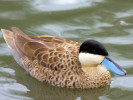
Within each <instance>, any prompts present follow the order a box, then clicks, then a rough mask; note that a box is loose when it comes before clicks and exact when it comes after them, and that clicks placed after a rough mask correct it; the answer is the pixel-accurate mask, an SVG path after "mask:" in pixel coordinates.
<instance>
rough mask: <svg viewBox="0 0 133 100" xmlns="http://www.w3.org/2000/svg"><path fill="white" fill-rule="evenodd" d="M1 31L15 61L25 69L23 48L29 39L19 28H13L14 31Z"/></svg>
mask: <svg viewBox="0 0 133 100" xmlns="http://www.w3.org/2000/svg"><path fill="white" fill-rule="evenodd" d="M1 31H2V33H3V36H4V39H5V41H6V43H7V45H8V47H9V48H10V51H11V53H12V55H13V57H14V59H15V60H16V62H17V63H18V64H19V65H20V66H22V67H24V64H23V60H22V57H23V52H22V49H23V48H22V47H23V45H24V43H25V42H27V41H28V39H29V37H28V36H27V35H25V34H24V33H23V32H22V31H20V30H19V28H16V27H12V31H9V30H6V29H1ZM27 38H28V39H27ZM22 39H23V41H22Z"/></svg>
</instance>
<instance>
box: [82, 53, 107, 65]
mask: <svg viewBox="0 0 133 100" xmlns="http://www.w3.org/2000/svg"><path fill="white" fill-rule="evenodd" d="M104 58H105V57H104V56H102V55H95V54H90V53H79V61H80V63H81V65H82V66H92V65H96V64H100V63H101V62H102V61H103V60H104Z"/></svg>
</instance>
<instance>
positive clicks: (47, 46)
mask: <svg viewBox="0 0 133 100" xmlns="http://www.w3.org/2000/svg"><path fill="white" fill-rule="evenodd" d="M1 31H2V33H3V35H4V39H5V41H6V43H7V45H8V47H9V48H10V51H11V53H12V55H13V57H14V59H15V60H16V62H17V63H18V64H19V65H20V66H22V67H23V68H24V69H25V70H26V71H27V72H28V73H30V75H31V76H33V77H35V78H36V79H38V80H39V81H42V82H46V83H49V84H51V85H54V86H60V87H69V88H98V87H103V86H105V85H107V84H110V82H111V75H110V72H109V70H110V71H112V72H113V73H115V74H117V75H126V71H125V70H124V69H123V68H122V67H120V66H119V65H118V64H116V63H115V62H114V61H113V60H112V59H111V57H110V56H109V54H108V52H107V50H106V49H105V47H104V46H103V45H102V44H101V43H99V42H98V41H95V40H87V41H85V42H83V43H82V44H80V43H78V42H75V41H71V40H66V39H62V38H59V37H55V36H28V35H26V34H24V33H23V32H22V31H21V30H20V29H18V28H16V27H12V31H9V30H5V29H2V30H1Z"/></svg>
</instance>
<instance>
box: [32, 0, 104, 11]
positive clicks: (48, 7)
mask: <svg viewBox="0 0 133 100" xmlns="http://www.w3.org/2000/svg"><path fill="white" fill-rule="evenodd" d="M95 2H103V0H54V1H53V0H33V1H31V2H30V4H31V6H32V7H33V8H35V9H37V10H39V11H62V10H72V9H76V8H83V7H89V6H93V5H94V3H95Z"/></svg>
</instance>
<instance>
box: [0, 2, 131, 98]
mask: <svg viewBox="0 0 133 100" xmlns="http://www.w3.org/2000/svg"><path fill="white" fill-rule="evenodd" d="M122 20H124V21H126V22H127V23H129V24H128V25H127V26H122V25H120V21H122ZM12 26H17V27H19V28H20V29H22V30H23V31H24V32H25V33H26V34H29V35H54V36H58V37H61V38H65V39H70V40H75V41H78V42H83V41H85V40H87V39H95V40H98V41H100V42H101V43H103V44H104V46H105V47H106V48H107V50H108V51H109V53H110V55H111V56H112V58H113V59H114V60H115V61H117V62H118V63H119V64H120V65H121V66H122V67H123V68H124V69H126V70H127V73H128V74H127V76H123V77H120V76H116V75H114V74H112V73H111V75H112V82H111V85H110V86H106V87H103V88H98V89H89V90H88V89H87V90H80V89H66V88H59V87H53V86H51V85H48V84H45V83H41V82H39V81H37V80H36V79H34V78H32V77H31V76H29V75H28V74H27V73H26V72H25V70H24V69H22V68H21V67H20V66H19V65H18V64H17V63H16V62H15V61H14V60H13V58H12V56H11V53H10V51H9V49H8V47H7V45H6V43H5V41H4V39H3V36H2V33H1V32H0V98H1V100H88V99H89V100H98V99H100V100H132V98H133V95H132V94H133V59H132V58H133V53H132V51H133V1H132V0H0V28H5V29H10V27H12Z"/></svg>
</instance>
